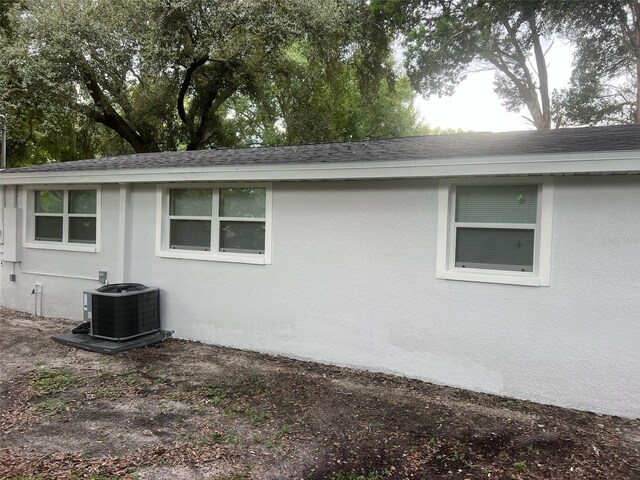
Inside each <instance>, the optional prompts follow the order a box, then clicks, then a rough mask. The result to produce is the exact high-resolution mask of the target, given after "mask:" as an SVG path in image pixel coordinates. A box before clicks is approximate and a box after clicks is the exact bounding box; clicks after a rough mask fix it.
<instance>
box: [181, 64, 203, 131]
mask: <svg viewBox="0 0 640 480" xmlns="http://www.w3.org/2000/svg"><path fill="white" fill-rule="evenodd" d="M208 60H209V57H208V56H203V57H199V58H195V59H194V60H193V61H192V62H191V64H190V65H189V67H187V71H186V72H185V74H184V79H183V80H182V84H181V85H180V91H179V92H178V101H177V106H178V116H179V117H180V120H182V123H184V124H185V125H189V123H190V122H189V119H188V118H187V112H186V111H185V108H184V98H185V96H186V95H187V91H188V90H189V86H190V85H191V79H192V78H193V73H194V72H195V71H196V70H197V69H198V68H200V67H201V66H202V65H204V64H205V63H207V61H208Z"/></svg>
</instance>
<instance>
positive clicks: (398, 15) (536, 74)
mask: <svg viewBox="0 0 640 480" xmlns="http://www.w3.org/2000/svg"><path fill="white" fill-rule="evenodd" d="M373 7H374V8H375V9H376V10H377V12H378V13H379V15H381V16H384V17H386V18H387V19H388V26H389V28H391V29H397V30H400V31H401V32H402V33H403V44H404V46H405V49H406V50H405V55H406V63H405V66H406V68H407V72H408V75H409V78H410V79H411V82H412V84H413V86H414V87H415V88H416V89H417V90H418V91H420V92H422V93H424V94H425V95H432V94H451V93H452V92H453V90H454V89H455V87H456V86H457V85H458V84H459V83H460V82H461V81H462V80H464V79H465V78H466V75H467V74H468V73H469V72H472V71H478V70H481V69H494V70H495V71H496V72H497V75H496V80H495V90H496V93H497V94H498V95H499V96H500V97H501V99H502V101H503V105H504V106H505V108H506V109H507V110H509V111H516V112H517V111H520V109H521V108H522V106H523V105H524V106H526V108H527V110H528V112H529V120H530V122H531V123H532V124H533V125H534V126H535V127H536V128H542V129H544V128H551V126H552V108H551V101H550V98H551V97H550V93H549V80H548V72H547V64H546V60H545V42H544V38H543V37H544V36H545V35H548V34H549V33H550V30H551V25H549V21H548V18H549V17H548V15H547V13H548V12H547V10H548V5H547V2H545V1H538V0H492V1H485V0H377V1H376V2H374V4H373Z"/></svg>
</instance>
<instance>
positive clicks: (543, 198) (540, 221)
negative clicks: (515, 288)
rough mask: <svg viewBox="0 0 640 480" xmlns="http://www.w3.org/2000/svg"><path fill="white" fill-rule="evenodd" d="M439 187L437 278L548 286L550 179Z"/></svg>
mask: <svg viewBox="0 0 640 480" xmlns="http://www.w3.org/2000/svg"><path fill="white" fill-rule="evenodd" d="M508 182H509V183H506V181H505V180H496V179H483V180H481V181H479V180H477V179H475V180H464V181H458V182H453V181H449V180H447V181H444V180H443V181H442V182H441V186H440V198H439V228H440V232H439V240H438V277H440V278H447V279H454V280H472V281H481V282H494V283H513V284H519V285H538V286H539V285H548V284H549V270H550V243H551V215H552V195H553V184H552V180H551V179H531V178H526V179H522V180H520V181H518V180H515V181H514V180H511V179H510V180H508Z"/></svg>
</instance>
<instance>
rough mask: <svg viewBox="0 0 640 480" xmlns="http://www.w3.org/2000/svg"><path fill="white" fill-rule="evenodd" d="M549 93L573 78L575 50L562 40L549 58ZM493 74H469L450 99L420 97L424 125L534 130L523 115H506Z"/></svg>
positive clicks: (478, 129)
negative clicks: (497, 93) (573, 55)
mask: <svg viewBox="0 0 640 480" xmlns="http://www.w3.org/2000/svg"><path fill="white" fill-rule="evenodd" d="M546 58H547V65H548V67H547V68H548V73H549V86H550V90H551V91H553V89H554V88H562V87H563V86H565V85H566V84H567V83H568V82H569V78H570V76H571V60H572V49H571V47H570V46H569V45H568V44H567V43H563V42H561V41H559V40H555V42H554V43H553V44H552V45H551V48H550V49H549V51H548V53H547V55H546ZM493 77H494V72H490V71H484V72H478V73H472V74H469V76H468V77H467V78H466V79H465V80H464V81H463V82H462V83H460V84H459V85H458V88H457V89H456V92H455V93H454V94H453V95H452V96H450V97H436V96H434V97H432V98H430V99H425V98H423V97H419V98H418V99H417V101H416V108H417V109H418V111H419V112H420V115H421V117H422V121H423V122H425V123H428V124H429V125H430V126H431V127H440V128H453V129H461V130H472V131H479V132H504V131H509V130H531V129H533V127H532V126H531V124H530V123H528V122H527V121H526V120H525V119H524V118H523V116H526V115H528V112H527V111H526V110H522V111H521V112H520V113H510V112H507V111H506V110H505V109H504V107H503V106H502V105H501V103H500V99H499V98H498V96H497V95H496V94H495V93H494V92H493Z"/></svg>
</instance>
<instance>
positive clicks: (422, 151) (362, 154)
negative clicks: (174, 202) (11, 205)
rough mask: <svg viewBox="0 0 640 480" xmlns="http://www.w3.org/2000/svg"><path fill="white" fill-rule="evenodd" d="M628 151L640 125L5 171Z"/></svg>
mask: <svg viewBox="0 0 640 480" xmlns="http://www.w3.org/2000/svg"><path fill="white" fill-rule="evenodd" d="M623 150H640V126H639V125H621V126H611V127H586V128H567V129H559V130H531V131H522V132H503V133H460V134H453V135H429V136H425V137H404V138H391V139H382V140H363V141H358V142H342V143H316V144H308V145H290V146H283V147H259V148H236V149H231V148H229V149H217V150H195V151H183V152H159V153H139V154H134V155H124V156H120V157H110V158H99V159H94V160H78V161H75V162H64V163H52V164H47V165H39V166H32V167H23V168H10V169H7V170H5V171H3V172H2V174H11V173H26V172H38V173H40V172H67V171H69V172H71V171H73V172H78V171H90V170H122V169H144V168H181V167H182V168H184V167H212V166H236V165H286V164H305V163H342V162H375V161H381V160H388V161H389V160H390V161H393V160H398V161H402V160H404V161H407V160H421V159H422V160H423V159H440V158H441V159H446V158H463V157H483V156H504V155H531V154H554V153H555V154H559V153H560V154H562V153H581V152H601V151H623Z"/></svg>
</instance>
